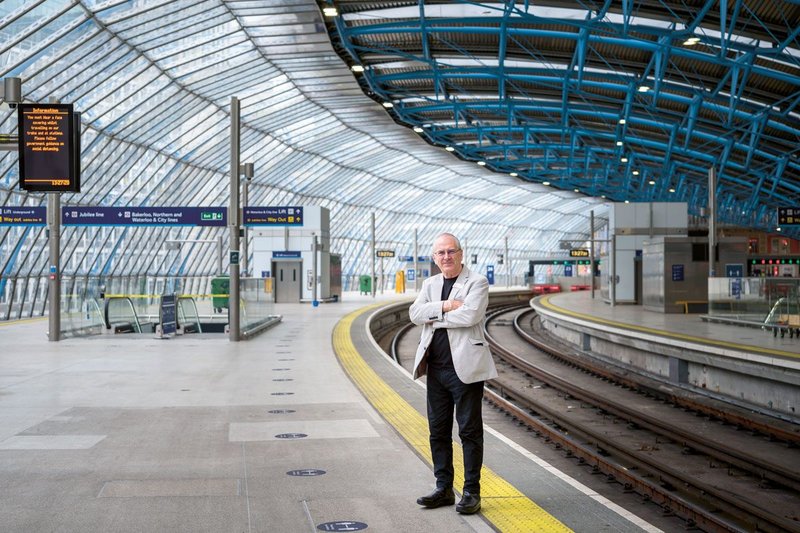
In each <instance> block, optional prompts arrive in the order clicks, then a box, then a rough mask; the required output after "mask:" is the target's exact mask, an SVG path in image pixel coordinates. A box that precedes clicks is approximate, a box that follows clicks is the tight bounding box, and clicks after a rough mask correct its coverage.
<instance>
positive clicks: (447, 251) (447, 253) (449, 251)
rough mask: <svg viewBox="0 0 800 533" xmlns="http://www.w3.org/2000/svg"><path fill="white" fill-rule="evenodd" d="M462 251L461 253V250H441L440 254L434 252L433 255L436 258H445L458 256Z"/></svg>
mask: <svg viewBox="0 0 800 533" xmlns="http://www.w3.org/2000/svg"><path fill="white" fill-rule="evenodd" d="M460 251H461V250H460V249H459V250H439V251H438V252H433V255H435V256H436V257H444V256H447V255H449V256H453V255H456V254H457V253H458V252H460Z"/></svg>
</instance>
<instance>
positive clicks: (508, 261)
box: [504, 237, 511, 289]
mask: <svg viewBox="0 0 800 533" xmlns="http://www.w3.org/2000/svg"><path fill="white" fill-rule="evenodd" d="M504 242H505V254H506V256H505V257H506V289H508V288H509V287H511V258H510V257H509V256H508V237H505V238H504Z"/></svg>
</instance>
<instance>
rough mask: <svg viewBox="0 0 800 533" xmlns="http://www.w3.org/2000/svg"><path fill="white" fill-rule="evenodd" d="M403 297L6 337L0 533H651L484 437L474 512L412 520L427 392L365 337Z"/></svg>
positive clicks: (424, 472) (0, 397) (425, 470)
mask: <svg viewBox="0 0 800 533" xmlns="http://www.w3.org/2000/svg"><path fill="white" fill-rule="evenodd" d="M408 297H409V296H406V297H405V298H408ZM397 299H398V298H397V297H395V296H385V297H384V296H379V297H377V298H376V299H375V300H373V299H372V298H369V297H367V296H358V295H356V294H349V293H348V294H346V295H345V296H344V297H343V298H342V301H341V302H339V303H335V304H322V305H320V306H319V307H312V306H310V305H306V304H282V305H280V306H279V312H280V314H281V315H282V316H283V321H282V323H281V324H279V325H277V326H276V327H274V328H272V329H270V330H268V331H266V332H264V333H263V334H261V335H259V336H257V337H256V338H254V339H252V340H249V341H243V342H239V343H231V342H229V341H228V340H227V337H224V336H222V335H213V334H199V335H185V336H181V337H173V338H170V339H155V338H152V337H151V336H140V335H103V336H97V337H89V338H82V339H67V340H64V341H61V342H58V343H50V342H47V339H46V331H47V323H46V321H45V320H30V321H23V322H16V323H5V324H2V325H0V345H2V347H3V349H2V351H0V523H2V524H3V526H2V529H3V531H7V532H30V531H37V532H43V531H69V532H71V531H76V532H77V531H80V532H94V531H104V532H107V531H114V532H125V531H137V532H141V531H187V532H189V531H191V532H205V531H208V532H233V531H237V532H242V531H247V532H254V531H258V532H262V531H264V532H266V531H269V532H273V531H281V532H294V531H297V532H301V531H302V532H308V531H357V530H361V529H367V530H369V531H413V532H417V531H419V532H422V531H447V532H460V531H464V532H470V531H478V532H484V531H493V530H497V531H542V532H548V531H569V530H573V531H587V532H588V531H591V532H595V531H615V532H629V531H630V532H633V531H660V530H659V529H658V528H656V527H654V526H652V525H651V524H650V523H648V522H647V521H645V520H642V519H640V518H638V517H637V515H636V514H634V513H632V512H629V511H626V510H625V509H622V508H621V507H619V506H617V505H615V504H613V503H612V502H610V501H608V500H607V499H605V498H604V497H603V496H601V495H600V494H598V493H597V492H595V491H593V490H591V489H589V488H588V487H586V486H585V485H582V484H581V483H579V482H578V481H576V480H575V479H573V478H570V477H569V476H567V475H565V474H564V473H562V472H560V471H559V470H558V469H556V468H554V467H553V466H551V465H550V464H548V463H547V462H545V461H544V460H542V459H540V458H539V457H537V456H535V455H534V454H532V453H531V452H528V451H526V450H524V449H522V447H520V446H519V445H517V444H515V442H514V441H513V440H512V439H510V438H508V437H507V436H505V435H503V434H501V433H500V432H498V431H496V430H494V429H492V428H490V427H488V428H487V434H486V452H485V457H486V460H485V463H486V469H485V470H484V475H483V490H482V499H483V509H482V512H481V513H480V514H478V515H473V516H463V515H459V514H458V513H456V511H455V508H454V507H453V506H451V507H444V508H439V509H434V510H428V509H423V508H421V507H419V506H418V505H417V504H416V498H417V497H418V496H420V495H422V494H426V493H428V492H429V491H430V490H431V489H432V488H433V486H434V480H433V474H432V471H431V467H430V461H429V456H428V453H429V452H428V451H427V425H426V422H425V414H424V413H425V392H424V388H423V386H422V385H421V384H420V383H419V382H414V381H412V380H411V379H410V377H409V376H408V374H407V373H406V372H405V371H404V370H402V369H400V368H399V367H397V366H396V365H394V363H392V362H391V361H390V359H389V358H388V357H387V356H385V355H384V354H383V353H382V352H381V351H380V349H379V348H378V347H377V345H376V344H375V343H374V341H372V340H371V339H370V338H369V337H368V335H367V333H366V322H367V320H368V318H369V315H370V312H371V309H374V307H375V305H376V304H382V303H389V302H390V301H396V300H397ZM459 454H460V452H456V454H455V455H456V457H457V458H459ZM459 469H460V465H459V466H456V471H459ZM456 488H457V489H458V488H460V487H458V486H457V487H456Z"/></svg>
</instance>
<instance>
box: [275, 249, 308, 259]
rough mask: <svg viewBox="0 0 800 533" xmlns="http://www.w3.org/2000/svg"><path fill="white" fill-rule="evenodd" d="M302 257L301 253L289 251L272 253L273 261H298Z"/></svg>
mask: <svg viewBox="0 0 800 533" xmlns="http://www.w3.org/2000/svg"><path fill="white" fill-rule="evenodd" d="M299 257H302V255H301V253H300V252H297V251H293V250H287V251H276V250H273V251H272V258H273V259H297V258H299Z"/></svg>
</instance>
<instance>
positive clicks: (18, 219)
mask: <svg viewBox="0 0 800 533" xmlns="http://www.w3.org/2000/svg"><path fill="white" fill-rule="evenodd" d="M45 224H47V208H46V207H44V206H42V207H0V226H44V225H45Z"/></svg>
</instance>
